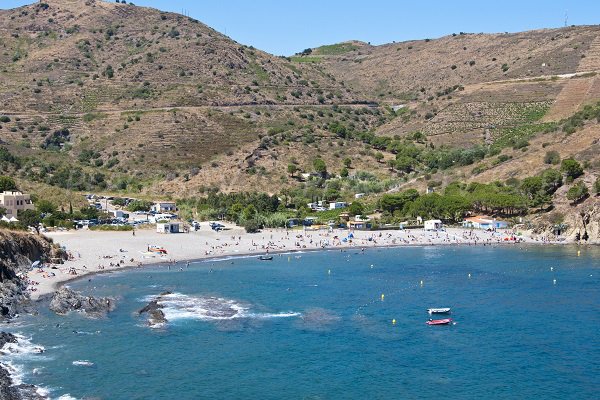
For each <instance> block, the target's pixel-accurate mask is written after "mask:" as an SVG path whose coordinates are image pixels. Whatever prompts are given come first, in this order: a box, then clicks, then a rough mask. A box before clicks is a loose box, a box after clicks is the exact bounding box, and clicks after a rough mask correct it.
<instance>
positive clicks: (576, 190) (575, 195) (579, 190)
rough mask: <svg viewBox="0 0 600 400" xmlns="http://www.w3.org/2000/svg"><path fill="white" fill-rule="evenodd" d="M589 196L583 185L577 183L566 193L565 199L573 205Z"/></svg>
mask: <svg viewBox="0 0 600 400" xmlns="http://www.w3.org/2000/svg"><path fill="white" fill-rule="evenodd" d="M588 194H589V190H588V188H587V186H585V183H583V182H581V181H579V182H577V183H576V184H574V185H573V186H571V188H569V191H568V192H567V199H569V200H571V201H572V202H573V203H579V202H580V201H581V200H583V199H585V198H586V197H587V196H588Z"/></svg>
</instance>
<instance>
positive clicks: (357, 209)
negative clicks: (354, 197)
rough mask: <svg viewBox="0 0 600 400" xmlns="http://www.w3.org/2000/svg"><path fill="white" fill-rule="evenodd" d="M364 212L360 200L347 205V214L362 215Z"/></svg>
mask: <svg viewBox="0 0 600 400" xmlns="http://www.w3.org/2000/svg"><path fill="white" fill-rule="evenodd" d="M364 212H365V206H363V204H362V203H361V202H360V201H355V202H354V203H352V204H350V207H348V214H350V215H352V216H354V215H362V214H363V213H364Z"/></svg>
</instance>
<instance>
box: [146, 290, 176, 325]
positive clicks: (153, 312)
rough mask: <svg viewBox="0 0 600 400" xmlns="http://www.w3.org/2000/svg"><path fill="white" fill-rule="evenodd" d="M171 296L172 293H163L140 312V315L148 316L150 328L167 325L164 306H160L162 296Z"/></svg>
mask: <svg viewBox="0 0 600 400" xmlns="http://www.w3.org/2000/svg"><path fill="white" fill-rule="evenodd" d="M168 294H171V292H164V293H161V294H160V295H159V296H158V297H157V298H156V299H154V300H151V301H150V302H149V303H148V304H147V305H146V306H145V307H144V308H142V309H141V310H139V311H138V314H140V315H142V314H148V325H150V326H159V325H163V324H166V323H167V322H168V321H167V318H166V317H165V313H164V312H163V310H162V308H163V306H162V305H160V304H158V301H159V300H160V298H161V296H166V295H168Z"/></svg>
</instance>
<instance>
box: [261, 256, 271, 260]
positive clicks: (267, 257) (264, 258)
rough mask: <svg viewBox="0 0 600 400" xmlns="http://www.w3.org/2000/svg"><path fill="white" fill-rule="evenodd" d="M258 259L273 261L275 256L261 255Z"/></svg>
mask: <svg viewBox="0 0 600 400" xmlns="http://www.w3.org/2000/svg"><path fill="white" fill-rule="evenodd" d="M258 259H259V260H261V261H271V260H273V256H260V257H258Z"/></svg>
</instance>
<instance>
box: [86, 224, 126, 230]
mask: <svg viewBox="0 0 600 400" xmlns="http://www.w3.org/2000/svg"><path fill="white" fill-rule="evenodd" d="M90 230H91V231H132V230H133V226H131V225H96V226H90Z"/></svg>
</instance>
